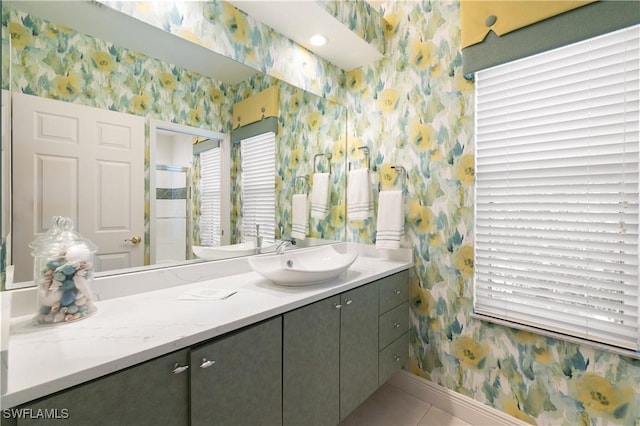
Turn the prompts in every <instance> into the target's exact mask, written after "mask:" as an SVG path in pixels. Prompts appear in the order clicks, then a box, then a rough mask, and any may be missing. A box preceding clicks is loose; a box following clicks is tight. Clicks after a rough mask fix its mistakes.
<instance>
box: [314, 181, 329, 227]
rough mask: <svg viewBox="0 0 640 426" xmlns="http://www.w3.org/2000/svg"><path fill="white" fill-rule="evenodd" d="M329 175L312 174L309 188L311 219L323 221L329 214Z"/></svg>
mask: <svg viewBox="0 0 640 426" xmlns="http://www.w3.org/2000/svg"><path fill="white" fill-rule="evenodd" d="M330 177H331V175H330V174H329V173H314V175H313V185H312V186H311V217H313V218H316V219H324V218H326V217H327V214H328V212H329V200H330V198H331V196H330V195H331V194H330V192H329V181H330Z"/></svg>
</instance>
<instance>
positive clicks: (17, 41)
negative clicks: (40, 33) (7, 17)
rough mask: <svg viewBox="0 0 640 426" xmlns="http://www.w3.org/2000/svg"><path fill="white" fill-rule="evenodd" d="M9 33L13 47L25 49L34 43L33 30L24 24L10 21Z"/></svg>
mask: <svg viewBox="0 0 640 426" xmlns="http://www.w3.org/2000/svg"><path fill="white" fill-rule="evenodd" d="M9 34H10V35H11V47H15V48H16V49H24V48H25V47H27V46H31V45H32V44H33V36H32V35H31V31H30V30H28V29H27V28H25V27H24V26H23V25H22V24H18V23H16V22H10V23H9Z"/></svg>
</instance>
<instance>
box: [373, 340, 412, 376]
mask: <svg viewBox="0 0 640 426" xmlns="http://www.w3.org/2000/svg"><path fill="white" fill-rule="evenodd" d="M408 360H409V332H406V333H404V334H403V335H402V336H401V337H399V338H398V339H397V340H396V341H394V342H393V343H392V344H390V345H389V346H387V347H386V348H384V349H383V350H382V351H380V355H379V356H378V385H379V386H382V385H383V384H384V383H385V382H386V381H387V380H389V379H390V378H391V376H393V374H394V373H395V372H396V371H398V370H400V369H401V368H402V367H404V366H406V365H407V361H408Z"/></svg>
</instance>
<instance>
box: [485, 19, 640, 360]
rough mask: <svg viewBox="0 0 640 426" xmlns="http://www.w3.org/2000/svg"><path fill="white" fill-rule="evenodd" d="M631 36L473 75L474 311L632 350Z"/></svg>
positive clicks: (635, 325)
mask: <svg viewBox="0 0 640 426" xmlns="http://www.w3.org/2000/svg"><path fill="white" fill-rule="evenodd" d="M639 33H640V26H634V27H630V28H627V29H624V30H621V31H617V32H614V33H610V34H607V35H605V36H600V37H597V38H594V39H590V40H586V41H584V42H580V43H577V44H574V45H570V46H567V47H563V48H560V49H556V50H553V51H550V52H546V53H543V54H540V55H536V56H533V57H530V58H526V59H523V60H519V61H515V62H512V63H509V64H505V65H501V66H498V67H495V68H492V69H488V70H485V71H481V72H478V73H477V74H476V191H475V197H476V203H475V206H476V213H475V312H476V313H478V314H481V315H487V316H491V317H495V318H499V319H503V320H508V321H512V322H514V323H520V324H524V325H526V326H534V327H538V328H543V329H546V330H551V331H555V332H560V333H563V334H567V335H571V336H577V337H580V338H585V339H589V340H592V341H597V342H601V343H606V344H609V345H615V346H618V347H624V348H629V349H633V350H638V349H640V342H639V339H640V328H639V308H638V306H639V303H638V301H639V290H638V287H639V284H638V263H639V261H638V259H639V254H638V253H639V251H638V217H639V213H638V174H639V172H638V157H639V155H640V154H639V150H638V145H639V142H638V139H639V138H638V116H639V108H638V105H639V96H638V93H639V88H638V79H639V75H640V66H639V63H640V59H639V46H640V43H639Z"/></svg>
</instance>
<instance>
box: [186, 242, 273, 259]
mask: <svg viewBox="0 0 640 426" xmlns="http://www.w3.org/2000/svg"><path fill="white" fill-rule="evenodd" d="M191 249H192V250H193V253H194V254H195V255H196V256H198V257H199V258H201V259H206V260H218V259H227V258H230V257H237V256H249V255H251V254H256V244H255V242H253V241H249V242H246V243H240V244H231V245H228V246H217V247H205V246H192V247H191ZM275 250H276V245H275V244H263V245H262V247H261V248H260V252H261V253H270V252H273V251H275Z"/></svg>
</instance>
